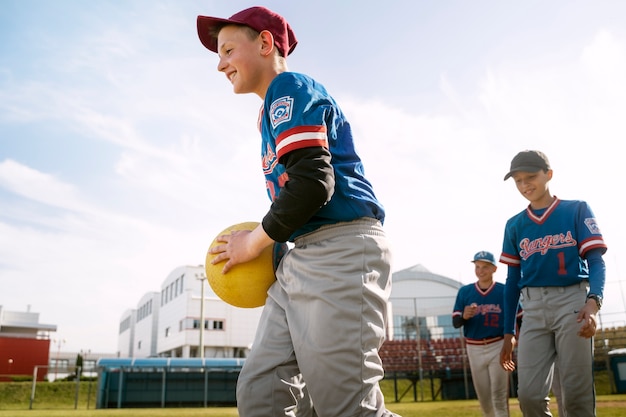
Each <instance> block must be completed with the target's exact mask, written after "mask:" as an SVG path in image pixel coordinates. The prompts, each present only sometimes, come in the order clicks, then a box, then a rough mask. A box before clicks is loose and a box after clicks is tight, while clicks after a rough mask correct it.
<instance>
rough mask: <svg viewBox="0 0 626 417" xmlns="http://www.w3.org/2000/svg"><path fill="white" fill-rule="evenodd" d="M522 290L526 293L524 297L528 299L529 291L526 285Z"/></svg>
mask: <svg viewBox="0 0 626 417" xmlns="http://www.w3.org/2000/svg"><path fill="white" fill-rule="evenodd" d="M522 292H523V293H524V295H526V299H527V300H530V291H529V290H528V287H524V288H522Z"/></svg>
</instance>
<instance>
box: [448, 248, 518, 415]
mask: <svg viewBox="0 0 626 417" xmlns="http://www.w3.org/2000/svg"><path fill="white" fill-rule="evenodd" d="M472 262H473V263H474V273H475V274H476V277H477V278H478V280H477V281H476V282H474V283H473V284H468V285H464V286H463V287H461V288H460V289H459V291H458V293H457V296H456V302H455V303H454V310H453V312H452V324H453V325H454V327H455V328H457V329H458V328H460V327H461V326H463V335H464V336H465V347H466V349H467V358H468V359H469V364H470V369H471V371H472V383H473V384H474V390H475V391H476V396H477V397H478V401H479V403H480V408H481V410H482V413H483V416H484V417H508V416H509V394H508V392H509V389H508V388H509V373H508V372H507V371H505V370H504V369H503V368H502V367H501V366H500V351H501V350H502V342H503V339H504V320H503V317H502V311H503V306H504V284H502V283H500V282H496V281H494V279H493V274H494V273H495V272H496V270H497V269H498V267H497V265H496V259H495V257H494V256H493V254H492V253H491V252H487V251H480V252H478V253H477V254H476V255H474V260H473V261H472ZM520 314H521V313H520Z"/></svg>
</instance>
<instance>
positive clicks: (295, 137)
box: [276, 126, 328, 159]
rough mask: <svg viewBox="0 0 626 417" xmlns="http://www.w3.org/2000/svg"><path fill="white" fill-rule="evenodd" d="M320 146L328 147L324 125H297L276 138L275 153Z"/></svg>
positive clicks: (282, 153)
mask: <svg viewBox="0 0 626 417" xmlns="http://www.w3.org/2000/svg"><path fill="white" fill-rule="evenodd" d="M314 146H321V147H324V148H328V136H327V135H326V126H298V127H294V128H292V129H289V130H286V131H284V132H283V133H281V134H280V135H279V136H278V138H276V155H277V156H278V159H280V158H281V157H282V156H283V155H285V154H288V153H289V152H291V151H293V150H296V149H304V148H311V147H314Z"/></svg>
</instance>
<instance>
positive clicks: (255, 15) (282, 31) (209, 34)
mask: <svg viewBox="0 0 626 417" xmlns="http://www.w3.org/2000/svg"><path fill="white" fill-rule="evenodd" d="M229 24H236V25H245V26H249V27H251V28H252V29H254V30H256V31H257V32H263V31H264V30H267V31H269V32H270V33H271V34H272V36H274V44H275V45H276V48H277V49H278V50H279V51H280V53H281V55H282V56H284V57H286V56H287V55H289V54H290V53H292V52H293V50H294V49H295V48H296V45H297V44H298V40H297V39H296V34H295V33H294V32H293V30H292V29H291V26H289V23H287V21H286V20H285V18H284V17H282V16H281V15H279V14H278V13H276V12H273V11H271V10H270V9H268V8H266V7H261V6H255V7H250V8H248V9H245V10H242V11H240V12H237V13H235V14H234V15H232V16H231V17H229V18H228V19H222V18H219V17H211V16H198V36H199V37H200V42H202V45H204V46H205V47H206V48H207V49H208V50H210V51H213V52H217V39H216V37H215V33H214V31H215V29H216V28H218V27H221V26H225V25H229Z"/></svg>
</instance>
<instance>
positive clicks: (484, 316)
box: [452, 281, 504, 342]
mask: <svg viewBox="0 0 626 417" xmlns="http://www.w3.org/2000/svg"><path fill="white" fill-rule="evenodd" d="M503 302H504V284H502V283H500V282H495V281H494V282H493V283H492V284H491V286H490V287H489V288H487V289H485V290H482V289H481V288H480V287H479V286H478V282H476V283H474V284H468V285H464V286H463V287H461V288H460V289H459V292H458V293H457V295H456V301H455V303H454V310H453V312H452V317H454V316H459V317H463V310H464V309H465V307H466V306H469V305H472V304H474V303H476V305H477V308H478V309H477V311H476V315H475V316H474V317H472V318H470V319H469V320H466V321H465V323H464V324H463V334H464V335H465V338H466V339H467V341H468V342H472V341H480V340H484V339H491V338H495V337H500V336H502V335H503V334H504V320H503V312H504V306H503Z"/></svg>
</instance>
